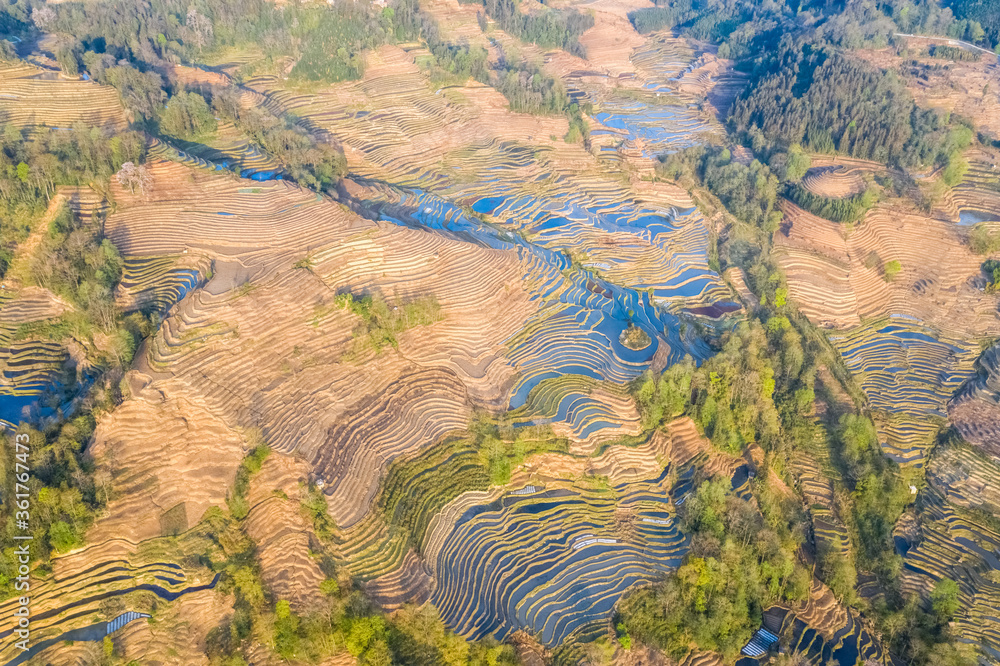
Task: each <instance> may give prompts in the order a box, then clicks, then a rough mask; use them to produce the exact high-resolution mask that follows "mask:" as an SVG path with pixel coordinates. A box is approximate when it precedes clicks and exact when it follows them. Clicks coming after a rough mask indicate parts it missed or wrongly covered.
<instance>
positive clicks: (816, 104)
mask: <svg viewBox="0 0 1000 666" xmlns="http://www.w3.org/2000/svg"><path fill="white" fill-rule="evenodd" d="M729 123H730V125H731V126H732V129H733V130H734V131H735V132H736V133H737V134H738V135H739V136H740V137H741V138H742V140H744V141H745V142H746V143H747V144H748V145H751V146H752V147H753V149H754V151H755V152H769V151H771V150H784V149H787V148H788V147H789V146H791V145H793V144H801V145H802V146H804V147H805V148H807V149H808V150H810V151H813V152H818V153H833V152H837V153H840V154H843V155H848V156H850V157H856V158H860V159H869V160H874V161H876V162H882V163H892V164H897V165H900V166H903V167H917V166H923V165H931V164H934V163H936V162H939V161H945V160H947V159H948V158H949V156H950V155H951V154H952V153H953V152H955V151H956V150H960V149H961V148H963V147H964V146H965V145H968V141H969V140H971V138H972V137H971V130H969V129H968V128H967V127H961V126H954V125H953V124H951V123H950V122H949V121H948V119H947V118H945V117H943V116H941V115H940V114H939V113H937V112H935V111H932V110H922V109H920V108H918V107H917V106H916V104H915V103H914V101H913V98H912V96H911V95H910V94H909V92H908V91H907V90H906V88H905V86H904V85H903V83H902V81H900V79H899V77H898V76H896V74H895V73H894V72H882V71H880V70H878V69H876V68H874V67H873V66H872V65H869V64H868V63H866V62H864V61H861V60H858V59H855V58H851V57H850V56H847V55H843V54H841V53H838V52H831V51H828V50H826V49H822V48H816V47H814V46H810V45H794V44H792V43H791V41H790V40H785V42H784V44H783V48H782V49H781V50H780V52H779V53H778V54H776V55H775V56H774V58H773V60H772V59H765V61H764V62H762V63H761V65H760V66H759V67H758V68H757V70H756V71H755V73H754V75H753V76H752V78H751V81H750V84H749V85H748V86H747V88H746V90H745V91H744V92H743V93H742V94H741V95H740V97H739V98H738V99H737V100H736V102H735V103H734V104H733V107H732V110H731V111H730V115H729ZM963 144H964V145H963Z"/></svg>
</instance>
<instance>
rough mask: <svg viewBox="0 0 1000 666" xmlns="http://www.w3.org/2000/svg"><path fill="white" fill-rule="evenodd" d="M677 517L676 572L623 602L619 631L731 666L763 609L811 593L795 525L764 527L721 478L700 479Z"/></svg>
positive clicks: (780, 523)
mask: <svg viewBox="0 0 1000 666" xmlns="http://www.w3.org/2000/svg"><path fill="white" fill-rule="evenodd" d="M681 514H682V517H681V523H682V529H683V530H684V531H685V533H686V534H689V535H690V536H691V551H690V553H689V555H688V557H687V559H686V560H685V563H684V564H683V565H682V566H681V567H680V568H679V569H678V570H677V574H676V575H675V576H671V577H670V578H668V579H666V580H665V581H664V582H662V583H659V584H657V585H654V586H652V587H648V588H643V589H641V590H639V591H638V592H636V593H634V594H632V595H630V596H629V597H627V598H626V599H625V601H624V602H623V603H622V604H621V606H620V617H621V624H622V625H624V626H623V627H619V633H627V635H628V636H630V637H635V638H638V639H639V640H641V641H642V642H643V643H645V644H647V645H653V646H655V647H657V648H659V649H661V650H663V651H665V652H667V653H668V654H669V655H670V656H672V657H674V658H681V657H683V656H684V655H685V654H687V653H688V652H689V651H690V649H691V647H692V645H694V646H697V647H698V648H699V649H701V650H710V651H713V652H718V653H721V654H722V656H723V658H724V659H725V660H726V661H727V662H728V663H734V662H735V661H736V660H737V659H738V658H739V653H740V649H741V648H742V647H743V646H744V645H745V644H746V643H747V641H748V640H749V639H750V637H751V636H752V635H753V632H754V631H756V630H757V629H758V628H759V627H760V625H761V620H762V612H763V611H764V610H765V609H767V608H768V607H770V606H772V605H774V604H775V603H778V602H782V601H784V602H788V601H800V600H803V599H805V598H806V597H807V596H808V594H809V585H810V580H811V576H810V574H809V571H808V570H807V569H805V568H804V567H803V566H802V565H801V564H799V563H798V562H797V561H796V557H795V552H796V549H797V548H798V546H799V544H800V542H801V540H802V537H803V535H802V532H801V531H800V530H799V529H795V528H796V527H798V528H800V527H801V526H800V525H799V524H798V523H797V522H796V523H791V524H789V523H787V522H785V521H784V520H783V519H779V520H778V522H777V524H775V525H772V524H770V523H769V521H768V520H767V519H766V518H765V517H764V515H763V514H762V513H761V512H760V511H759V510H758V508H757V506H756V502H754V501H753V500H744V499H741V498H740V497H738V496H737V495H735V494H734V493H733V492H732V488H731V485H730V480H729V479H726V478H718V479H713V480H711V481H705V482H703V483H702V484H701V485H700V486H698V489H697V491H696V492H694V493H693V494H692V496H691V497H690V498H688V500H687V502H685V504H684V505H683V507H682V509H681ZM622 629H624V630H625V631H624V632H623V631H621V630H622ZM619 640H620V639H619Z"/></svg>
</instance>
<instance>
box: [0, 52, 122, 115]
mask: <svg viewBox="0 0 1000 666" xmlns="http://www.w3.org/2000/svg"><path fill="white" fill-rule="evenodd" d="M43 100H44V101H43ZM0 122H3V123H9V124H12V125H15V126H17V127H22V128H31V127H39V126H44V127H48V128H51V129H55V130H59V129H69V128H71V127H72V126H73V124H74V123H77V122H82V123H85V124H87V125H89V126H92V127H113V128H115V129H123V128H124V127H125V125H126V124H127V119H126V115H125V111H124V110H123V109H122V106H121V103H120V102H119V99H118V92H117V91H116V90H115V89H114V88H112V87H110V86H102V85H98V84H97V83H94V82H93V81H83V80H76V79H68V78H64V77H62V76H61V73H60V72H58V71H50V70H46V69H42V68H40V67H36V66H34V65H29V64H27V63H24V62H21V63H18V64H7V63H4V64H2V65H0Z"/></svg>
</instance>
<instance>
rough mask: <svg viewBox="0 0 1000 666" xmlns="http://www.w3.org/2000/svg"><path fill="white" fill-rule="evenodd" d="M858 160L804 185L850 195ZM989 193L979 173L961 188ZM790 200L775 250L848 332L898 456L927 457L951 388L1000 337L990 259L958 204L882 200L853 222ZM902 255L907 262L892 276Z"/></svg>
mask: <svg viewBox="0 0 1000 666" xmlns="http://www.w3.org/2000/svg"><path fill="white" fill-rule="evenodd" d="M856 168H860V167H853V166H852V167H849V168H848V169H844V168H843V167H837V168H836V169H837V170H836V171H834V170H832V169H833V168H832V167H829V166H822V167H819V168H814V169H813V170H812V171H811V172H810V174H807V176H806V179H805V180H804V184H805V186H806V187H807V188H808V189H810V190H812V191H814V192H815V193H817V194H823V196H834V195H838V193H839V194H840V195H845V194H846V193H849V192H850V191H853V190H852V189H851V188H852V187H854V186H853V185H849V184H846V183H850V182H855V181H852V180H850V179H851V178H854V179H857V172H856V171H854V169H856ZM972 173H973V174H974V173H975V171H973V172H972ZM830 174H837V175H838V178H839V180H838V181H837V182H836V183H835V182H834V181H833V180H832V178H833V177H832V176H831V175H830ZM841 181H843V182H841ZM984 191H985V188H983V187H981V186H976V184H975V180H974V176H973V177H972V179H971V180H967V184H965V185H963V186H961V187H960V188H956V189H955V190H954V191H953V192H952V193H951V197H953V199H952V200H954V201H962V202H963V203H962V204H961V205H962V206H965V205H967V204H965V203H964V200H965V199H964V198H968V197H971V196H973V195H970V194H963V192H976V193H977V194H976V195H975V196H979V197H982V196H984V195H983V194H982V192H984ZM963 197H964V198H963ZM953 205H954V204H953ZM985 205H986V206H989V205H990V204H989V203H987V204H985ZM781 208H782V211H783V212H784V213H785V216H786V220H787V224H788V226H787V227H786V228H785V230H784V231H783V232H782V233H779V234H778V236H777V246H778V247H777V252H776V253H777V256H778V260H779V263H780V264H781V265H782V267H783V268H784V270H785V272H786V275H787V276H788V285H789V296H790V297H791V298H792V299H794V300H795V302H796V304H797V305H798V306H799V308H800V309H801V310H802V312H803V313H805V314H806V315H807V316H808V317H809V318H810V319H812V320H813V321H814V322H816V323H817V324H819V325H821V326H823V327H826V328H828V329H834V330H836V331H837V332H831V335H830V338H831V340H832V341H833V343H834V345H835V346H836V347H837V348H838V350H839V351H840V352H841V354H842V355H843V357H844V360H845V361H846V363H847V366H848V368H850V370H851V371H852V372H853V373H855V375H856V376H857V378H858V380H859V382H860V384H861V387H862V389H863V390H864V391H865V393H866V394H867V395H868V397H869V400H870V403H871V406H872V407H873V408H874V409H876V410H879V411H880V412H881V416H880V418H879V419H877V421H878V426H879V430H880V433H881V438H882V441H883V445H884V446H885V447H886V451H887V453H889V455H890V456H892V457H893V458H895V459H896V460H898V461H900V462H904V463H921V462H922V460H923V459H924V457H925V454H926V452H927V450H928V447H929V445H930V443H931V440H932V438H933V435H934V433H936V432H937V430H938V429H939V427H940V424H941V423H943V419H945V418H946V417H947V414H948V407H947V405H948V402H949V400H950V399H951V396H952V394H953V393H954V392H955V391H956V390H957V389H958V388H959V386H961V385H962V383H963V382H965V381H966V380H968V379H970V378H971V377H972V376H973V374H974V364H975V361H976V358H977V357H978V356H979V354H980V350H981V346H980V345H981V342H982V341H984V340H989V339H990V338H992V337H995V336H997V335H1000V315H998V312H1000V311H998V304H1000V301H998V298H997V296H996V295H995V294H988V293H985V292H984V290H983V288H982V282H981V277H980V273H981V271H980V263H981V261H982V258H981V257H978V256H976V255H974V254H973V253H972V252H971V251H970V250H969V249H968V246H967V245H966V241H965V235H964V231H963V230H962V227H960V226H959V225H956V224H955V223H956V222H958V221H959V220H958V217H959V215H958V211H957V209H956V211H955V212H954V213H953V221H952V220H948V219H943V218H942V217H940V216H938V217H929V216H926V215H923V214H919V213H917V212H916V211H913V210H909V209H906V208H901V207H899V206H897V205H896V204H895V203H891V204H890V203H883V204H879V205H878V206H877V207H876V208H875V209H873V210H872V211H870V212H869V213H868V214H867V216H866V217H865V218H864V220H863V221H862V222H861V223H860V224H859V227H858V228H855V229H849V228H846V227H844V226H842V225H839V224H838V223H835V222H831V221H829V220H825V219H822V218H819V217H817V216H815V215H811V214H810V213H808V212H806V211H804V210H802V209H801V208H798V207H797V206H795V205H794V204H792V203H790V202H787V201H785V202H783V203H782V204H781ZM891 261H896V262H899V266H900V270H899V272H898V273H896V274H893V275H891V276H889V277H887V274H886V270H887V269H886V265H887V264H888V263H889V262H891ZM968 409H970V410H973V411H974V409H975V408H971V407H970V408H968ZM986 427H987V428H988V427H989V426H986Z"/></svg>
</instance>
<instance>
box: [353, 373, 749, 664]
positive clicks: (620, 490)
mask: <svg viewBox="0 0 1000 666" xmlns="http://www.w3.org/2000/svg"><path fill="white" fill-rule="evenodd" d="M543 388H544V386H543ZM668 433H669V434H664V433H658V434H656V435H654V437H653V438H652V439H651V440H650V441H649V442H647V443H646V444H644V445H641V446H639V447H635V448H633V447H625V446H621V445H613V446H611V447H609V448H608V449H606V450H605V451H604V452H603V453H601V455H600V456H597V457H587V456H586V455H584V456H580V455H577V454H572V453H570V454H566V453H549V454H542V455H536V456H533V457H531V458H528V459H527V460H526V461H525V463H524V465H523V467H522V468H520V469H519V470H518V471H516V472H515V474H514V476H513V477H512V479H511V482H510V484H509V485H508V486H507V488H506V489H504V488H497V487H490V486H489V479H488V478H486V477H485V475H484V472H483V471H482V468H481V467H480V466H479V463H478V460H479V456H478V454H477V453H476V452H475V451H474V450H471V449H469V448H468V446H467V444H465V443H464V442H461V441H455V442H452V443H447V444H444V445H438V446H436V447H435V448H433V449H431V450H429V451H427V452H426V453H424V454H421V456H419V457H418V458H415V459H412V460H408V461H406V462H405V463H402V462H400V463H398V464H397V465H395V466H394V467H393V468H392V471H391V472H390V474H389V476H388V477H387V480H386V484H385V486H384V490H383V491H382V494H381V495H380V497H379V499H378V500H377V505H378V506H379V507H380V510H379V512H376V513H373V514H372V516H371V518H369V519H368V520H366V522H365V523H362V524H359V525H357V526H355V527H353V528H351V529H350V530H348V531H346V532H344V533H343V534H342V535H341V537H340V539H341V540H342V542H343V544H344V545H343V553H344V555H345V557H346V558H347V560H348V566H349V567H350V568H351V570H352V572H353V573H355V575H358V576H361V577H362V578H365V579H368V581H369V582H368V583H367V589H368V590H369V593H371V594H373V595H374V597H375V598H376V599H379V600H380V601H381V602H382V603H386V604H387V605H388V606H389V607H393V606H394V605H398V603H399V600H403V599H417V600H419V601H422V600H430V601H431V602H432V603H434V604H435V606H436V607H437V608H438V609H439V610H440V612H441V614H442V618H444V619H445V621H446V622H447V623H448V624H449V625H450V626H452V627H454V628H455V630H456V631H458V632H459V633H462V634H463V635H466V636H469V637H483V636H495V637H497V638H505V637H507V636H509V635H510V634H512V633H514V632H517V631H520V630H526V631H528V632H530V633H532V634H537V635H539V638H540V640H541V641H542V642H543V643H544V644H546V645H550V646H558V645H559V644H560V643H562V642H564V641H565V640H567V639H568V638H570V637H571V636H573V635H577V634H578V633H579V632H581V631H587V630H588V627H592V626H593V625H595V623H601V622H604V621H606V619H607V617H608V613H609V612H610V610H611V608H612V606H613V605H614V604H615V603H616V601H617V600H618V599H619V598H620V597H621V595H622V594H623V593H624V592H625V590H627V589H628V588H630V587H632V586H633V585H636V584H639V583H642V582H649V581H651V580H653V579H655V578H656V577H657V576H659V575H661V574H662V573H664V572H666V571H668V570H670V569H671V568H673V567H675V566H677V564H678V563H679V562H680V559H681V558H682V557H683V554H684V552H685V551H686V545H685V539H684V536H683V535H682V534H680V533H679V532H678V530H677V527H676V525H675V524H674V514H675V511H676V509H675V507H676V506H677V505H678V504H682V503H683V501H684V499H686V495H687V493H688V492H689V491H690V490H691V487H692V481H693V478H694V476H695V474H696V473H698V474H722V475H726V476H730V477H732V478H733V479H734V481H733V484H734V486H739V488H738V490H743V491H745V488H744V486H745V484H746V483H747V477H746V473H745V467H744V466H743V465H742V461H741V460H740V459H738V458H730V457H728V456H724V455H722V454H719V453H718V452H715V451H713V450H712V448H711V445H710V444H709V443H708V441H707V440H705V439H704V437H702V436H701V435H699V434H698V432H697V430H696V428H695V426H694V424H693V422H692V421H691V420H690V419H680V420H678V421H675V422H674V423H672V424H671V425H670V426H669V428H668ZM378 514H381V517H379V515H378ZM512 535H516V538H513V539H512V538H511V536H512Z"/></svg>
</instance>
